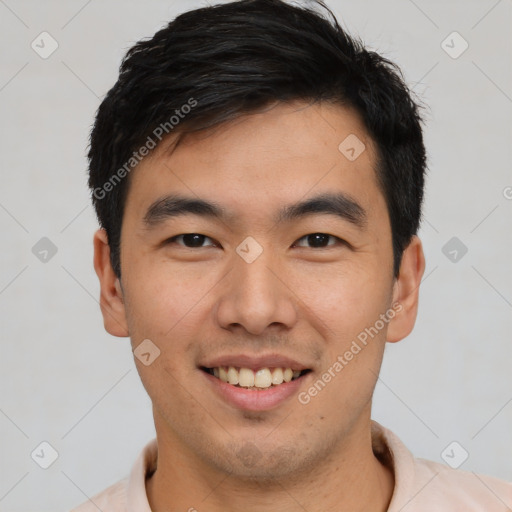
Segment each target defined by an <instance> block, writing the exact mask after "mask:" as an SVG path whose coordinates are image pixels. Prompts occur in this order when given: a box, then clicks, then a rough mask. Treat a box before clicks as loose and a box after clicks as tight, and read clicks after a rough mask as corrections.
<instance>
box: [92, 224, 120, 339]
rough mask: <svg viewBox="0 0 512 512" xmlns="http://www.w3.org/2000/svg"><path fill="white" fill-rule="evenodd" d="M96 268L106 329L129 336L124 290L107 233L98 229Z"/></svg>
mask: <svg viewBox="0 0 512 512" xmlns="http://www.w3.org/2000/svg"><path fill="white" fill-rule="evenodd" d="M93 243H94V270H95V271H96V274H97V276H98V279H99V281H100V308H101V313H102V315H103V325H104V326H105V330H106V331H107V332H108V333H109V334H112V336H119V337H126V336H129V332H128V327H127V322H126V311H125V306H124V298H123V290H122V287H121V283H120V281H119V278H118V277H117V276H116V274H115V272H114V269H113V268H112V264H111V262H110V246H109V244H108V237H107V233H106V231H105V230H104V229H98V230H97V231H96V232H95V233H94V241H93Z"/></svg>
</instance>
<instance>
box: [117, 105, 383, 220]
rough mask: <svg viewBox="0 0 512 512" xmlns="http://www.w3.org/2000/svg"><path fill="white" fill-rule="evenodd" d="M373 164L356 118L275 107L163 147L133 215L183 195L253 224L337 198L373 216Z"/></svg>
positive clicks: (134, 183)
mask: <svg viewBox="0 0 512 512" xmlns="http://www.w3.org/2000/svg"><path fill="white" fill-rule="evenodd" d="M176 140H178V144H177V145H176ZM375 160H376V159H375V149H374V144H373V142H372V140H371V139H370V137H369V136H368V134H367V132H366V130H365V127H364V124H363V123H362V121H361V119H360V117H359V115H358V114H357V113H356V112H355V111H354V110H352V109H348V108H346V107H342V106H339V105H333V104H326V103H322V104H313V105H308V104H304V103H300V102H296V103H294V104H277V105H276V106H274V107H273V108H270V109H267V110H266V111H264V112H261V113H257V114H251V115H245V116H242V117H240V118H238V119H235V120H234V121H230V122H228V123H224V124H223V125H220V126H217V127H215V128H214V129H210V130H207V131H203V132H197V133H193V134H186V135H185V136H183V137H181V138H180V139H176V137H175V136H173V137H169V139H167V140H165V139H164V141H163V142H162V143H161V144H160V145H159V146H158V147H157V148H156V150H155V151H154V153H153V154H152V155H151V156H150V157H148V158H146V159H145V160H143V161H142V162H141V163H140V164H139V166H138V167H137V168H136V169H135V171H133V175H132V176H131V184H130V191H129V194H128V199H127V210H128V203H130V208H133V207H135V209H136V210H138V212H139V216H140V215H143V213H145V212H143V210H144V208H146V209H147V208H148V205H149V203H150V202H154V200H155V199H157V198H158V197H161V196H163V195H165V194H168V193H172V192H177V191H179V192H186V194H187V195H188V196H196V197H201V198H214V199H215V200H216V201H217V202H218V203H220V204H222V206H223V207H224V208H225V210H226V212H227V213H228V214H229V213H231V216H232V217H233V218H237V217H240V215H243V214H244V213H247V214H248V215H250V216H251V219H252V220H257V218H260V217H261V219H262V220H263V218H265V217H267V216H268V218H270V217H272V218H274V217H275V210H276V208H275V205H276V202H279V203H281V204H283V203H292V202H296V201H297V200H298V199H300V198H306V197H307V196H308V195H318V194H321V193H326V192H331V191H341V192H345V193H346V194H348V195H349V196H351V197H357V198H358V202H360V203H364V204H365V205H366V207H367V209H369V210H371V209H375V207H376V206H377V204H378V203H379V201H380V202H381V203H382V204H384V203H383V198H382V196H381V194H380V190H379V188H378V186H377V180H376V175H375V170H374V167H375ZM377 196H380V197H377Z"/></svg>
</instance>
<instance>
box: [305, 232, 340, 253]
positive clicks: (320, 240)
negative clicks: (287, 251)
mask: <svg viewBox="0 0 512 512" xmlns="http://www.w3.org/2000/svg"><path fill="white" fill-rule="evenodd" d="M329 239H332V240H334V243H328V241H329ZM301 240H306V242H307V243H310V244H312V245H313V248H315V249H322V248H324V247H330V246H333V245H336V244H337V242H339V243H341V244H344V243H345V242H344V241H343V240H342V239H341V238H338V237H337V236H334V235H328V234H327V233H311V234H309V235H305V236H303V237H302V238H299V240H298V242H300V241H301ZM296 245H298V246H299V247H304V245H300V244H298V243H297V242H296Z"/></svg>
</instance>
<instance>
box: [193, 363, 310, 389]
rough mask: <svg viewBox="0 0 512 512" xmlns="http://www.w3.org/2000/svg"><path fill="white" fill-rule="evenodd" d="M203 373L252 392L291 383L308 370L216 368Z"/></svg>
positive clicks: (207, 369)
mask: <svg viewBox="0 0 512 512" xmlns="http://www.w3.org/2000/svg"><path fill="white" fill-rule="evenodd" d="M201 369H202V370H203V371H204V372H206V373H209V374H210V375H213V376H214V377H216V378H217V379H219V380H221V381H222V382H225V383H227V384H231V385H232V386H234V387H238V388H246V389H252V390H258V389H267V388H270V387H277V386H280V385H281V384H283V383H287V382H291V381H293V380H296V379H298V378H299V377H301V376H302V375H305V374H306V373H308V372H310V370H294V369H292V368H281V367H277V368H260V369H258V370H256V371H255V370H252V369H251V368H244V367H235V366H216V367H214V368H206V367H202V368H201Z"/></svg>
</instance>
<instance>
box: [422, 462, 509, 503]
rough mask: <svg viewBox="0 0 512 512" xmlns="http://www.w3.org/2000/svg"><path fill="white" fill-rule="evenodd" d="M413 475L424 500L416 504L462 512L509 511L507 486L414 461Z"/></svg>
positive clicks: (460, 471)
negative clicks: (461, 511) (439, 506)
mask: <svg viewBox="0 0 512 512" xmlns="http://www.w3.org/2000/svg"><path fill="white" fill-rule="evenodd" d="M414 473H415V476H416V478H415V480H416V481H417V482H418V484H421V485H422V487H423V489H418V492H419V493H424V494H425V498H426V499H424V500H420V501H428V502H429V503H430V504H432V505H434V504H439V505H440V504H441V503H442V504H443V506H444V507H448V508H446V509H447V510H451V509H452V508H451V507H457V510H459V509H460V510H464V511H465V512H477V511H484V510H485V511H486V512H501V511H503V512H505V511H506V512H508V511H509V510H510V507H512V483H511V482H506V481H504V480H500V479H498V478H495V477H492V476H488V475H482V474H478V473H474V472H471V471H464V470H461V469H452V468H451V467H449V466H445V465H444V464H440V463H438V462H434V461H430V460H425V459H414ZM453 510H455V508H453Z"/></svg>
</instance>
